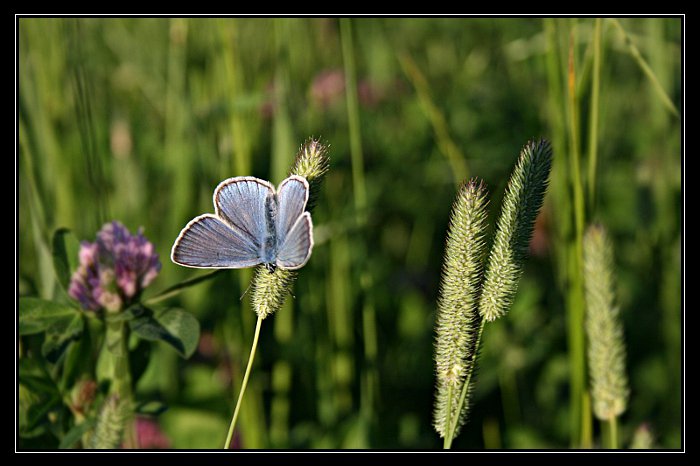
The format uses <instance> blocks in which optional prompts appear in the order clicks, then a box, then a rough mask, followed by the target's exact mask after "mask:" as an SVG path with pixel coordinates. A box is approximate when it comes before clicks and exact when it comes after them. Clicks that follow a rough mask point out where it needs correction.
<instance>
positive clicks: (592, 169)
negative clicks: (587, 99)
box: [588, 18, 602, 209]
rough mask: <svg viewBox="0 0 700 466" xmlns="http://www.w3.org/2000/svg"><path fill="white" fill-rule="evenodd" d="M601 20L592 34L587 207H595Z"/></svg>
mask: <svg viewBox="0 0 700 466" xmlns="http://www.w3.org/2000/svg"><path fill="white" fill-rule="evenodd" d="M601 25H602V19H600V18H596V20H595V31H594V33H593V73H592V74H593V76H592V79H591V111H590V114H589V124H588V205H589V206H590V207H591V209H592V208H593V206H594V205H595V186H596V185H595V177H596V166H597V162H598V115H599V105H598V104H599V101H600V62H601V53H600V43H601V35H602V33H601V30H602V27H601Z"/></svg>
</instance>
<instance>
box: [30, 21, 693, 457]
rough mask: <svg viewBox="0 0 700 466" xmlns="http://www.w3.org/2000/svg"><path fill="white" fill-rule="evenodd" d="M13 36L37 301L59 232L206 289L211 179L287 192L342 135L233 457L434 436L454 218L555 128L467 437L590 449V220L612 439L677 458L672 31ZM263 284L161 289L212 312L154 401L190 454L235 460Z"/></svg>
mask: <svg viewBox="0 0 700 466" xmlns="http://www.w3.org/2000/svg"><path fill="white" fill-rule="evenodd" d="M18 22H19V33H18V36H19V100H18V102H19V199H20V203H19V218H18V222H19V231H20V235H19V238H20V239H19V245H18V247H19V250H18V252H19V294H20V295H21V296H25V295H31V296H40V297H44V298H51V297H52V296H53V293H54V292H55V288H56V284H55V278H54V276H53V271H52V267H51V254H50V238H51V234H52V232H53V231H54V230H55V229H56V228H58V227H68V228H70V229H71V230H73V231H74V232H75V234H76V235H77V236H78V238H80V239H85V240H91V241H92V240H94V237H95V233H96V232H97V230H98V229H99V228H100V227H101V226H102V225H103V224H104V223H105V222H107V221H110V220H112V219H117V220H120V221H121V222H123V223H124V224H125V225H126V226H127V227H128V228H129V229H130V230H131V231H136V229H137V228H138V227H139V226H143V227H144V232H145V235H146V236H147V237H148V238H149V239H150V240H151V241H152V242H153V243H154V244H155V245H156V248H157V250H158V252H159V254H160V257H161V261H162V264H163V268H162V271H161V274H160V275H159V277H158V279H157V280H156V281H155V282H154V283H153V284H152V285H151V288H150V290H149V292H151V293H156V292H157V291H159V290H162V289H164V288H166V287H167V286H169V285H171V284H173V283H175V282H177V281H180V280H183V279H186V278H189V277H194V276H196V275H198V274H201V273H202V272H201V271H196V270H193V269H185V268H183V267H179V266H176V265H174V264H173V263H171V262H170V260H169V255H170V248H171V246H172V243H173V241H174V239H175V237H176V236H177V234H178V233H179V231H180V229H181V228H182V227H183V226H184V225H185V224H186V223H187V222H188V221H189V220H190V219H191V218H192V217H194V216H195V215H198V214H200V213H204V212H213V206H212V200H211V196H212V192H213V189H214V187H215V186H216V185H217V184H218V182H219V181H221V180H223V179H225V178H228V177H231V176H238V175H252V176H257V177H260V178H264V179H269V180H271V181H272V182H273V183H274V184H277V183H279V182H280V181H281V180H282V179H283V178H285V176H286V174H287V171H288V170H289V168H290V166H291V162H292V161H293V158H294V155H295V154H296V152H297V150H298V149H299V147H300V145H301V144H302V143H303V142H304V141H305V140H306V139H307V138H308V137H310V136H314V137H320V138H321V140H322V141H324V142H326V143H327V144H329V145H330V151H329V152H330V157H331V170H330V172H329V174H328V176H327V178H326V180H325V182H324V186H323V190H322V192H321V195H320V197H319V201H318V205H317V207H316V210H315V211H314V226H315V229H314V232H315V237H316V246H315V248H314V253H313V257H312V258H311V260H310V262H309V263H308V265H307V266H306V267H304V269H303V270H302V271H301V273H300V274H299V279H298V281H297V283H296V285H295V289H294V296H293V298H291V299H289V300H288V301H287V303H286V305H285V307H284V309H282V310H281V311H280V312H278V313H277V314H275V315H274V316H272V317H271V318H269V319H267V320H266V321H265V322H264V325H263V329H262V335H261V341H260V344H259V347H258V352H257V357H256V361H255V366H254V369H253V373H252V377H251V381H250V385H249V387H248V391H247V392H246V398H245V400H244V404H243V411H242V414H241V418H240V420H239V427H238V434H237V435H238V438H237V440H236V441H237V444H238V445H239V446H241V447H243V448H291V449H305V448H334V449H335V448H381V449H437V448H440V447H441V446H442V442H441V440H440V439H439V438H438V436H437V434H436V433H435V431H434V430H433V428H432V425H431V423H432V405H433V388H434V368H433V359H432V358H433V339H434V333H433V320H434V313H435V309H436V297H437V290H438V285H439V279H440V271H441V263H442V253H443V246H444V239H445V234H446V231H447V222H448V217H449V213H450V208H451V203H452V201H453V199H454V196H455V193H456V188H457V185H458V183H459V182H460V181H462V180H464V179H466V178H468V177H472V176H478V177H480V178H482V179H484V180H485V182H486V183H487V185H488V187H489V190H490V192H491V203H490V206H491V220H490V222H491V224H493V222H494V219H495V217H496V215H497V213H498V209H499V208H500V199H501V197H502V193H503V189H504V187H505V183H506V182H507V179H508V176H509V174H510V171H511V169H512V167H513V165H514V163H515V160H516V157H517V155H518V152H519V150H520V148H521V147H522V146H523V145H524V143H525V142H526V141H527V140H528V139H530V138H535V137H545V138H547V139H550V140H551V141H552V143H553V146H554V157H555V160H554V169H553V172H552V180H551V184H550V190H549V193H548V196H547V198H546V200H545V206H544V209H543V213H542V215H541V217H540V219H539V220H538V223H537V227H536V231H535V236H534V239H533V243H532V247H531V249H532V257H531V258H530V260H529V262H528V264H527V268H526V270H525V273H524V276H523V279H522V281H521V283H520V287H519V292H518V296H517V300H516V302H515V305H514V307H513V309H512V310H511V311H510V313H509V314H508V315H507V316H506V317H505V318H503V319H500V320H499V321H497V322H495V323H494V324H490V325H488V326H487V328H486V330H485V332H484V337H483V340H484V346H483V350H482V353H481V359H480V362H479V377H478V380H477V386H476V392H475V395H474V404H473V408H472V411H471V415H470V421H469V423H468V424H467V425H466V426H465V428H464V429H463V431H462V433H461V435H460V436H459V437H458V438H457V439H456V440H455V442H454V444H453V448H457V449H482V448H568V447H570V446H576V445H577V444H576V441H575V437H576V434H575V432H574V431H575V430H576V427H572V425H575V424H576V422H575V421H572V416H575V415H574V414H572V413H573V412H575V410H576V409H577V408H576V407H575V400H574V401H572V400H573V398H572V393H573V392H572V388H571V384H572V371H571V367H572V363H571V361H572V354H575V352H574V353H572V351H573V350H572V347H571V345H572V343H571V341H572V340H571V338H572V337H571V335H572V332H573V333H576V332H577V330H576V329H575V328H574V329H572V324H571V322H572V321H571V319H572V317H571V316H572V314H571V311H570V310H568V307H570V306H572V304H571V303H572V302H574V303H575V301H576V296H573V297H572V291H571V289H570V284H571V280H574V281H575V274H574V275H572V274H571V273H567V272H566V270H567V267H568V265H567V264H570V262H569V261H568V259H567V252H566V251H567V247H568V246H570V245H571V243H572V235H575V233H572V231H574V230H575V227H574V226H573V225H575V216H576V215H577V214H578V213H581V214H582V215H583V218H585V222H586V223H588V222H590V221H599V222H602V223H603V224H604V225H606V226H607V227H608V228H609V230H610V233H611V236H612V238H613V240H614V243H615V253H616V255H615V260H616V271H617V278H618V280H617V285H618V302H619V305H620V308H621V315H622V318H623V322H624V327H625V339H626V343H627V353H628V359H627V367H628V375H629V380H630V387H631V393H630V402H629V407H628V410H627V412H626V413H625V414H624V415H623V416H622V419H621V421H620V422H621V442H622V444H623V445H625V446H626V445H629V444H630V442H631V441H632V440H631V439H632V436H633V433H634V432H635V431H636V430H637V428H639V427H640V426H641V425H647V426H648V427H649V428H650V430H651V432H652V434H653V438H654V445H655V446H656V447H658V448H680V447H681V435H682V430H681V429H682V424H681V420H682V404H681V402H682V397H681V395H682V379H681V354H682V346H681V322H682V312H681V309H682V301H681V230H682V228H681V218H682V217H681V212H682V211H681V209H682V189H681V188H682V186H681V166H682V158H681V155H680V151H681V135H680V118H679V116H678V113H677V112H678V111H677V110H676V109H678V108H681V105H680V102H681V99H682V95H681V91H682V88H681V40H682V29H681V28H682V20H681V19H679V18H627V19H619V20H603V21H600V22H599V23H598V24H600V29H599V32H598V33H596V19H595V18H582V19H572V18H557V19H541V18H523V19H517V18H381V19H372V18H354V19H351V20H343V19H339V18H330V19H325V18H281V19H280V18H186V19H183V18H114V19H112V18H78V19H75V18H21V19H19V20H18ZM596 34H598V35H597V37H599V38H600V42H599V47H598V49H597V50H598V52H595V50H596V48H595V46H594V44H595V41H594V37H596ZM596 56H597V57H598V59H599V60H600V61H599V63H600V66H599V67H598V68H596V66H595V62H596V60H594V58H595V57H596ZM594 81H597V82H599V92H598V91H595V92H594V91H593V90H592V89H593V88H594V85H593V83H594ZM674 110H675V112H674ZM592 116H593V118H591V117H592ZM593 128H596V129H597V132H595V131H594V132H593V134H592V132H591V129H593ZM592 147H594V148H595V149H596V150H595V151H594V152H591V148H592ZM593 154H595V155H593ZM593 159H595V160H596V165H595V166H594V167H593V168H591V169H590V170H592V171H590V170H589V167H591V163H592V160H593ZM577 165H580V173H576V172H575V171H572V167H575V166H577ZM576 180H580V184H579V185H578V186H583V187H584V188H585V189H584V190H583V195H584V199H583V205H584V206H585V209H584V210H581V204H577V202H578V201H576V196H577V194H576V190H577V181H576ZM579 194H580V193H579ZM251 276H252V273H251V271H250V270H231V271H225V272H223V273H220V274H218V275H217V277H216V278H215V279H214V280H211V281H208V282H206V283H205V284H202V285H200V286H197V287H194V288H191V289H189V290H187V291H186V292H184V293H182V294H181V295H179V296H177V297H176V298H173V299H171V301H170V304H172V305H173V306H180V307H182V308H185V309H187V310H188V311H190V312H192V313H194V314H195V315H196V316H197V318H198V319H199V321H200V323H201V326H202V336H201V340H200V345H199V349H198V351H197V352H196V353H195V355H194V356H193V357H192V358H190V359H189V360H183V359H180V358H179V357H178V356H177V355H176V353H175V352H174V351H173V350H172V349H170V348H168V347H165V346H158V347H156V349H155V353H154V356H153V359H152V361H151V364H150V366H149V367H148V369H147V370H146V373H145V374H144V376H143V377H142V378H141V379H140V380H139V383H138V387H137V388H138V392H137V397H138V398H144V399H146V398H148V399H154V398H155V399H160V400H163V401H164V402H166V403H167V404H168V406H169V409H168V410H167V411H166V412H165V413H164V414H162V415H161V416H160V417H159V419H158V420H159V423H160V426H161V428H162V429H163V431H164V432H165V433H166V434H167V436H168V437H169V438H170V440H171V442H172V446H173V447H174V448H220V447H221V445H223V441H224V438H225V435H226V429H227V426H228V422H229V420H230V415H231V413H232V410H233V406H234V403H235V395H236V394H237V393H238V390H239V387H240V380H241V376H242V373H243V370H244V368H245V364H246V361H247V356H248V352H249V348H250V343H251V340H252V333H253V329H254V325H255V315H254V313H253V311H252V310H251V308H250V305H249V303H248V298H247V296H245V297H244V298H243V299H241V296H242V295H243V294H244V292H245V290H246V288H247V287H248V284H249V282H250V278H251ZM572 276H573V277H574V278H572ZM573 327H575V325H574V326H573ZM573 357H574V358H575V357H576V356H573ZM572 410H573V411H572ZM592 428H593V436H594V439H595V442H596V443H595V445H599V440H598V437H599V431H598V429H599V427H598V424H597V423H596V422H594V423H593V425H592ZM595 445H594V446H595ZM47 446H49V447H50V445H47Z"/></svg>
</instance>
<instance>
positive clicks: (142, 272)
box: [68, 221, 161, 312]
mask: <svg viewBox="0 0 700 466" xmlns="http://www.w3.org/2000/svg"><path fill="white" fill-rule="evenodd" d="M79 260H80V265H79V266H78V269H77V270H76V271H75V272H74V273H73V276H72V277H71V283H70V287H69V289H68V294H69V295H70V296H71V297H72V298H74V299H76V300H77V301H79V302H80V304H81V305H82V306H83V308H85V309H88V310H91V311H97V310H100V309H106V310H107V311H111V312H116V311H119V310H121V309H123V308H124V307H125V306H126V305H128V304H130V303H131V302H133V301H134V299H135V298H136V297H137V296H138V294H139V293H140V292H141V291H142V290H143V289H144V288H146V287H147V286H148V285H149V284H150V283H151V282H152V281H153V280H154V279H155V278H156V276H157V275H158V272H160V267H161V264H160V261H159V260H158V254H156V252H155V248H154V247H153V244H152V243H150V242H149V241H148V240H147V239H146V238H145V237H144V236H143V233H142V231H141V229H139V231H138V233H137V234H136V235H132V234H131V233H130V232H129V230H127V229H126V227H124V225H122V224H121V223H119V222H117V221H114V222H111V223H107V224H106V225H105V226H103V227H102V229H101V230H100V231H99V232H98V233H97V239H96V241H95V242H94V243H90V242H88V241H83V242H82V243H81V245H80V252H79Z"/></svg>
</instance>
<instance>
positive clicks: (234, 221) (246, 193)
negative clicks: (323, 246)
mask: <svg viewBox="0 0 700 466" xmlns="http://www.w3.org/2000/svg"><path fill="white" fill-rule="evenodd" d="M308 200H309V183H308V181H306V179H305V178H303V177H301V176H297V175H292V176H290V177H289V178H287V179H285V180H284V181H282V183H280V185H279V187H278V188H277V190H275V187H274V186H273V185H272V184H271V183H270V182H268V181H265V180H261V179H258V178H255V177H252V176H239V177H235V178H229V179H227V180H224V181H222V182H221V183H219V185H218V186H217V187H216V189H215V190H214V212H215V213H214V215H212V214H204V215H200V216H198V217H195V218H193V219H192V220H191V221H190V222H189V223H188V224H187V225H185V228H183V229H182V231H181V232H180V234H179V235H178V237H177V239H176V240H175V244H173V248H172V251H171V253H170V259H171V260H172V261H173V262H175V263H176V264H180V265H184V266H185V267H195V268H220V269H240V268H245V267H253V266H256V265H259V264H264V265H265V267H266V268H267V269H268V270H269V271H270V272H274V271H275V268H277V267H279V268H280V269H285V270H296V269H299V268H301V267H303V266H304V265H305V264H306V262H307V261H308V260H309V257H311V250H312V248H313V246H314V240H313V224H312V223H311V214H309V213H308V212H304V209H306V203H307V201H308Z"/></svg>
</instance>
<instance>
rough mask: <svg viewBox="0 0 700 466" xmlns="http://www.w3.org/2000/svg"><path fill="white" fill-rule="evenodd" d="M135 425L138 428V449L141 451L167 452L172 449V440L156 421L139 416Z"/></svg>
mask: <svg viewBox="0 0 700 466" xmlns="http://www.w3.org/2000/svg"><path fill="white" fill-rule="evenodd" d="M134 423H135V428H136V448H138V449H141V450H165V449H168V448H171V445H170V439H169V438H168V437H167V436H166V435H165V434H164V433H163V431H162V430H160V425H159V424H158V422H156V421H155V420H154V419H150V418H146V417H141V416H137V417H136V419H135V420H134ZM122 448H123V446H122Z"/></svg>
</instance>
